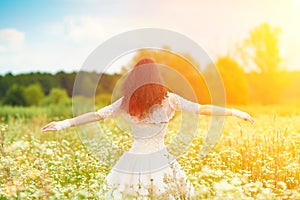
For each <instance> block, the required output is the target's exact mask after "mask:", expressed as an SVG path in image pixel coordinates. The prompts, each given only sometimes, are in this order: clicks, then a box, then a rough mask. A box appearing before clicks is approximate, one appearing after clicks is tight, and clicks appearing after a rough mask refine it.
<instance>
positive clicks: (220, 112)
mask: <svg viewBox="0 0 300 200" xmlns="http://www.w3.org/2000/svg"><path fill="white" fill-rule="evenodd" d="M169 97H170V103H171V105H172V107H173V108H174V109H175V110H182V111H185V112H189V113H195V114H200V115H209V116H235V117H238V118H240V119H244V120H246V121H249V122H250V123H252V124H253V123H254V120H253V118H252V117H251V116H250V115H249V114H248V113H246V112H243V111H240V110H237V109H234V108H224V107H220V106H214V105H200V104H198V103H195V102H192V101H189V100H186V99H184V98H183V97H181V96H179V95H177V94H174V93H170V94H169Z"/></svg>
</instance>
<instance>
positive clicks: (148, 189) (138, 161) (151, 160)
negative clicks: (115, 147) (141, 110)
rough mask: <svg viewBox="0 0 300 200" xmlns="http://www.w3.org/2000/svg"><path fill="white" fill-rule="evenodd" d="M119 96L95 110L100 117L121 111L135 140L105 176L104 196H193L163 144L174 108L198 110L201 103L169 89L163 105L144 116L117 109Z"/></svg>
mask: <svg viewBox="0 0 300 200" xmlns="http://www.w3.org/2000/svg"><path fill="white" fill-rule="evenodd" d="M121 101H122V98H121V99H119V100H117V101H116V102H114V103H113V104H111V105H109V106H106V107H104V108H102V109H100V110H98V114H99V115H100V116H101V117H102V118H109V117H113V116H115V115H118V114H123V115H124V117H125V119H126V120H128V121H129V123H130V126H131V129H132V132H133V137H134V142H133V145H132V147H131V149H130V150H129V151H128V152H125V153H124V154H123V155H122V156H121V157H120V159H119V160H118V162H117V163H116V164H115V166H114V167H113V168H112V170H111V172H110V173H109V174H108V175H107V177H106V180H107V182H108V184H109V186H110V190H109V191H108V192H107V194H106V199H149V198H155V199H156V198H157V196H156V195H160V196H159V198H160V199H163V198H166V199H175V198H176V196H177V197H179V196H180V197H182V196H185V197H186V199H189V198H188V197H191V196H193V194H194V188H193V186H192V185H191V184H190V182H189V181H188V180H187V177H186V174H185V172H184V171H183V170H182V169H181V167H180V165H179V163H178V162H177V161H176V159H175V158H174V157H173V156H172V155H171V154H170V153H168V151H167V149H166V146H165V144H164V136H165V134H166V132H167V128H168V122H169V120H170V119H171V118H172V117H173V115H174V112H175V110H182V111H186V112H190V113H198V111H199V108H200V105H199V104H197V103H194V102H191V101H188V100H186V99H184V98H182V97H180V96H179V95H176V94H174V93H168V96H167V98H166V99H165V100H163V102H162V105H155V106H153V107H152V108H151V109H150V113H149V115H148V117H147V118H144V119H142V120H140V119H137V118H133V117H131V116H130V115H129V114H127V113H124V112H123V111H122V110H121V109H120V105H121Z"/></svg>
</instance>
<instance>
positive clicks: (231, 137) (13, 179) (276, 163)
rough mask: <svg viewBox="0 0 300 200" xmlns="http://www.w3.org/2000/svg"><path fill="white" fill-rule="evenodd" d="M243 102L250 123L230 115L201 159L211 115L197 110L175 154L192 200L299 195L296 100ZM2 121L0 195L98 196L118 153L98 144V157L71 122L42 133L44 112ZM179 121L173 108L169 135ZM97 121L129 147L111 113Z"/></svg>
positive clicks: (117, 142) (122, 145) (116, 140)
mask: <svg viewBox="0 0 300 200" xmlns="http://www.w3.org/2000/svg"><path fill="white" fill-rule="evenodd" d="M240 109H243V110H245V111H247V112H249V113H251V114H252V115H253V117H254V118H255V121H256V122H255V124H254V125H251V124H249V123H246V122H244V121H241V120H239V119H237V118H233V117H227V118H226V121H225V124H224V128H223V135H222V137H221V139H220V140H219V142H218V143H217V145H216V147H215V148H214V150H213V151H212V152H211V153H210V154H209V155H208V156H206V157H205V158H200V156H199V150H200V148H201V146H202V143H203V139H204V138H205V134H206V130H207V128H208V125H209V122H210V118H209V117H206V116H201V118H200V122H199V128H198V133H197V135H196V137H195V138H194V140H193V142H192V144H190V147H189V150H188V151H186V152H185V153H184V154H183V155H181V156H180V157H179V158H178V162H179V163H180V164H181V166H182V168H183V169H184V170H185V171H186V173H187V174H188V177H189V180H190V181H191V182H192V183H193V185H194V187H195V189H196V194H197V199H262V200H265V199H300V187H299V185H300V109H299V107H296V106H268V107H263V106H245V107H240ZM0 120H1V121H0V199H103V195H104V193H105V191H106V190H107V188H106V186H105V184H104V180H105V177H106V175H107V174H108V172H109V170H110V168H111V167H112V163H113V162H115V161H116V160H117V159H118V157H119V156H120V152H118V151H105V149H104V148H103V153H101V155H102V157H101V159H98V157H97V156H94V154H93V153H91V152H89V151H88V150H87V148H86V147H85V146H84V145H82V143H81V140H80V139H79V137H78V135H77V129H75V128H71V129H68V130H64V131H61V132H59V133H58V132H50V133H42V132H41V131H40V128H41V127H42V126H43V125H44V124H45V123H47V122H49V120H50V119H49V118H47V116H46V115H43V114H40V115H39V116H33V117H31V118H24V117H15V118H12V117H11V118H8V119H4V118H3V119H0ZM51 120H52V119H51ZM179 121H180V119H179V117H178V116H177V115H176V116H175V118H174V119H173V120H172V121H171V122H170V126H169V131H168V134H167V135H166V142H168V141H169V140H170V138H171V136H172V133H173V132H174V131H173V130H174V129H177V128H178V126H179V124H180V122H179ZM99 125H100V126H101V127H102V129H103V130H104V134H105V135H106V136H107V138H109V139H110V141H112V142H113V143H114V144H115V145H117V146H119V147H120V149H122V150H128V149H129V148H130V145H131V143H132V137H130V135H128V134H125V133H124V132H122V131H121V130H120V129H119V128H117V127H116V124H115V122H114V120H112V119H110V120H106V121H105V122H99ZM94 145H96V146H97V145H101V143H100V144H99V143H97V142H96V143H95V144H94ZM99 148H100V149H101V148H102V147H99Z"/></svg>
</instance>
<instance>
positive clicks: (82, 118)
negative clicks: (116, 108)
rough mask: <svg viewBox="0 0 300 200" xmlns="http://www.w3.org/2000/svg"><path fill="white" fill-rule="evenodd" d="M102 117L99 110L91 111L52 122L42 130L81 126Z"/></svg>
mask: <svg viewBox="0 0 300 200" xmlns="http://www.w3.org/2000/svg"><path fill="white" fill-rule="evenodd" d="M101 119H102V118H101V116H100V115H99V114H98V113H97V112H89V113H85V114H83V115H79V116H77V117H74V118H71V119H65V120H63V121H59V122H50V123H49V124H47V125H45V126H44V127H43V128H42V131H43V132H48V131H59V130H63V129H66V128H69V127H73V126H80V125H83V124H87V123H91V122H96V121H99V120H101Z"/></svg>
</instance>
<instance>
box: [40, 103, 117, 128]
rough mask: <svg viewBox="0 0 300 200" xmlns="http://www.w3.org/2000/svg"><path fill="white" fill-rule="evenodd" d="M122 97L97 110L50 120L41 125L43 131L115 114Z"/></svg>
mask: <svg viewBox="0 0 300 200" xmlns="http://www.w3.org/2000/svg"><path fill="white" fill-rule="evenodd" d="M121 102H122V98H120V99H118V100H117V101H115V102H114V103H112V104H110V105H108V106H105V107H103V108H101V109H99V110H98V111H97V112H89V113H85V114H82V115H79V116H77V117H74V118H71V119H65V120H63V121H58V122H50V123H49V124H47V125H45V126H44V127H42V131H43V132H48V131H60V130H63V129H66V128H69V127H74V126H80V125H84V124H88V123H92V122H96V121H99V120H103V119H106V118H110V117H113V116H115V115H117V114H118V113H119V112H120V111H121V109H120V105H121Z"/></svg>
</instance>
